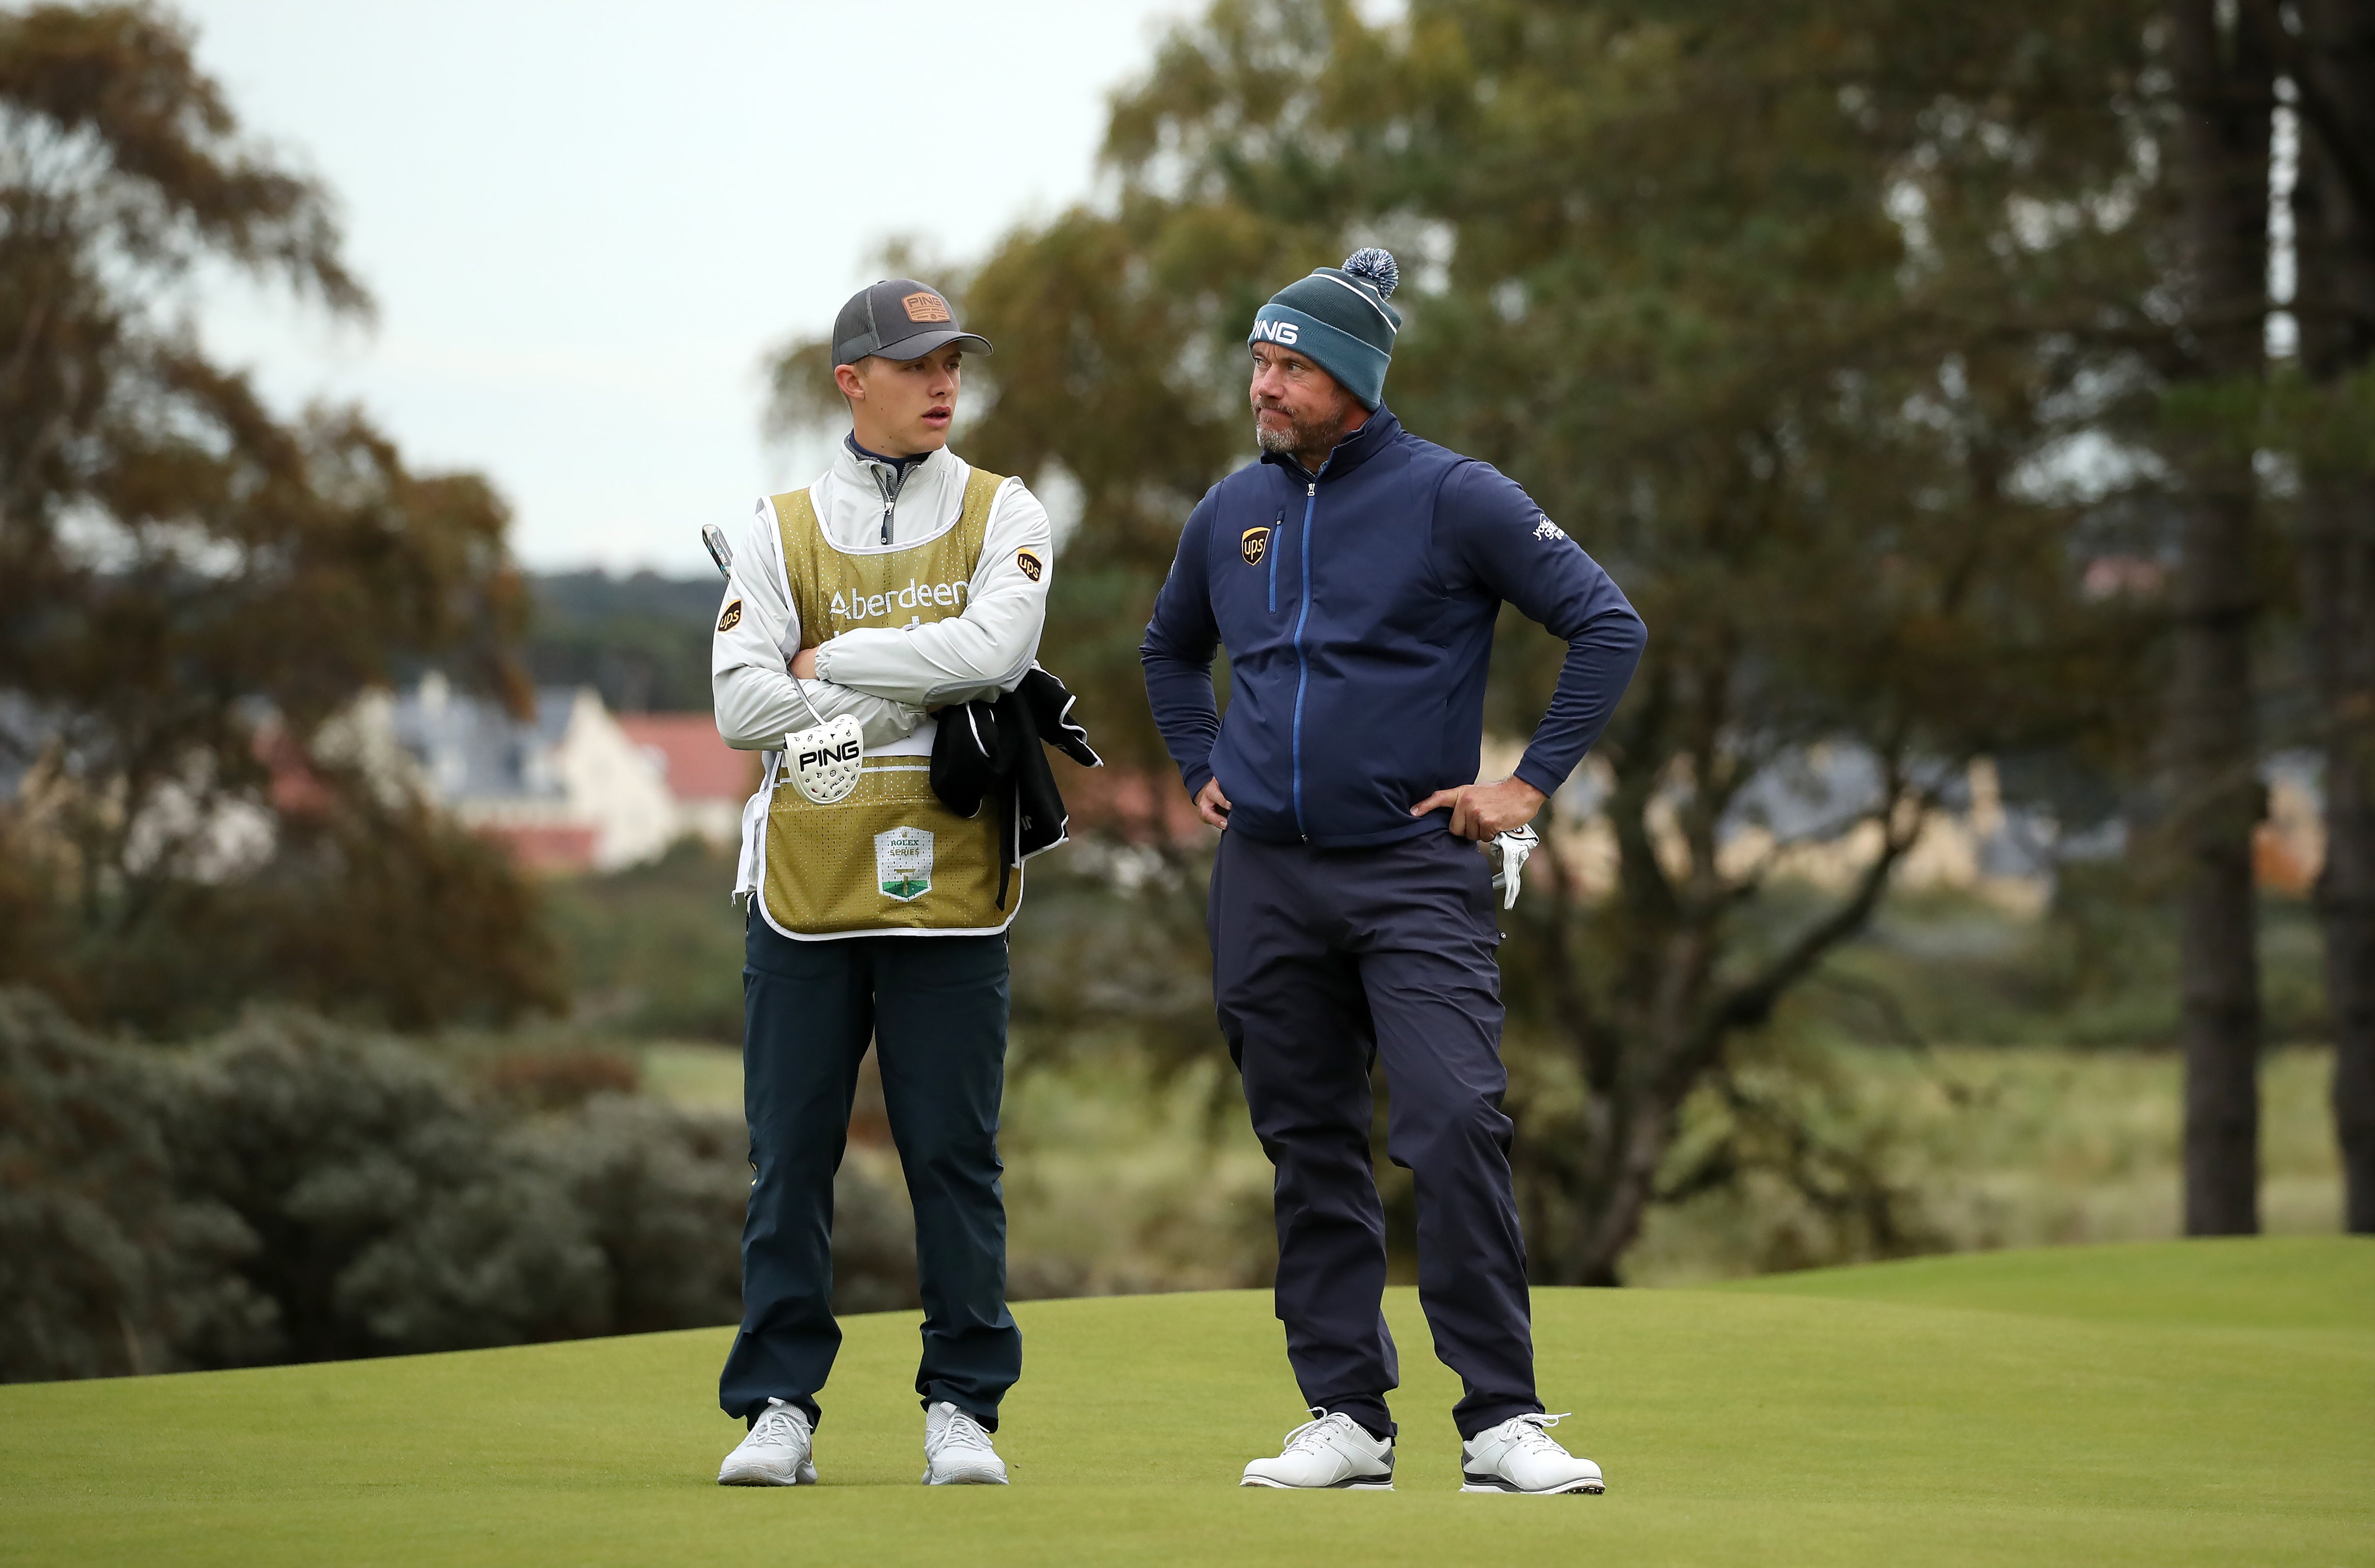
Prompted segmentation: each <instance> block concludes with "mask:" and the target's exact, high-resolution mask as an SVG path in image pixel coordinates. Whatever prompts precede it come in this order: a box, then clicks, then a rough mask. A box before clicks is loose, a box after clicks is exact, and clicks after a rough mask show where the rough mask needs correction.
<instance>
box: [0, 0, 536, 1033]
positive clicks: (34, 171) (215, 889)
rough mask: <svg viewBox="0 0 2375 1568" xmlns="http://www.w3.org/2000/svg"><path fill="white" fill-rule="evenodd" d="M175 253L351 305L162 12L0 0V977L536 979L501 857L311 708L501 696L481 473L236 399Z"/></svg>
mask: <svg viewBox="0 0 2375 1568" xmlns="http://www.w3.org/2000/svg"><path fill="white" fill-rule="evenodd" d="M207 267H215V268H229V269H231V270H234V271H238V272H242V273H244V274H246V275H248V276H249V277H254V278H255V279H258V280H260V281H263V282H266V283H268V284H277V285H278V286H280V287H283V288H285V289H289V290H290V291H292V292H293V293H294V294H296V295H298V296H300V297H301V298H305V299H309V300H311V301H314V302H315V303H316V304H318V305H319V306H320V307H321V308H322V309H324V310H325V311H328V312H332V313H334V314H337V315H340V316H345V317H349V318H357V317H361V316H363V315H365V314H366V313H367V312H368V309H369V302H368V301H367V299H366V297H365V294H364V291H363V289H362V287H361V285H360V283H359V282H358V281H357V279H356V278H355V277H353V276H352V275H351V273H350V272H349V269H348V267H347V265H346V264H345V262H344V260H343V259H342V257H341V254H340V251H339V242H338V231H337V224H336V222H335V219H334V214H333V210H332V207H331V204H330V200H329V197H328V195H326V193H325V192H324V191H323V190H322V188H321V187H320V186H319V185H317V184H316V183H313V182H312V181H311V180H309V179H307V178H305V177H303V176H301V175H300V174H299V173H296V172H294V171H291V170H289V168H287V167H285V166H283V165H282V164H280V163H278V162H277V161H275V160H274V159H271V158H270V157H268V156H267V155H266V154H265V153H264V152H262V151H260V150H258V148H256V147H254V145H252V144H251V143H250V142H249V141H248V140H247V139H246V138H245V137H244V136H243V134H242V130H241V127H240V125H239V123H238V121H237V119H236V117H235V116H234V115H233V113H232V112H231V109H230V105H229V103H228V102H227V101H226V100H225V99H224V97H223V95H222V93H221V91H220V89H219V87H218V86H217V85H216V84H215V83H214V82H213V81H212V80H211V79H210V78H209V77H207V76H206V75H205V73H204V72H203V71H202V70H201V69H200V68H199V66H198V65H197V64H196V63H195V60H194V58H193V55H192V46H191V39H190V35H189V34H188V32H187V30H186V29H184V28H183V25H182V24H181V23H179V22H178V21H176V20H175V19H174V18H172V17H171V15H170V14H169V13H166V12H163V11H160V10H158V9H154V8H151V7H148V6H31V7H28V8H23V9H12V10H6V11H0V777H7V778H11V779H13V780H14V781H15V789H14V791H13V796H14V798H13V800H12V801H10V802H8V803H6V804H5V805H0V979H15V980H22V981H31V982H33V983H35V984H40V985H41V986H43V987H44V988H46V989H48V990H50V991H51V992H52V993H53V994H54V995H56V996H59V997H60V998H62V999H63V1000H64V1001H65V1002H66V1004H67V1005H68V1006H70V1007H71V1008H73V1009H74V1010H75V1011H77V1012H78V1013H80V1014H82V1015H84V1016H86V1017H91V1018H107V1019H114V1020H123V1021H126V1022H130V1023H133V1024H136V1025H139V1026H142V1027H144V1028H151V1029H159V1030H176V1029H182V1028H185V1027H189V1026H191V1025H193V1024H195V1023H197V1022H201V1021H203V1020H207V1018H209V1017H212V1016H216V1015H219V1014H221V1013H223V1012H224V1011H226V1010H228V1009H230V1008H234V1007H236V1006H237V1005H239V1004H240V1003H241V1002H242V1001H243V1000H245V999H246V998H248V997H251V996H284V997H290V998H293V999H298V1000H302V1001H307V1002H313V1003H317V1004H321V1005H324V1006H330V1007H335V1008H341V1009H356V1010H361V1011H365V1012H369V1013H372V1014H376V1015H378V1016H380V1017H382V1018H384V1019H385V1020H389V1021H392V1022H396V1023H398V1024H405V1025H417V1024H422V1023H429V1022H433V1021H437V1020H443V1019H450V1018H455V1017H459V1016H471V1015H483V1016H498V1017H499V1016H508V1015H509V1014H511V1013H514V1012H516V1011H518V1010H519V1009H520V1008H524V1007H527V1006H532V1005H536V1004H538V1003H539V1002H542V1001H545V1000H548V999H549V998H550V996H551V995H552V983H551V980H550V977H549V962H548V961H547V959H546V957H545V955H544V954H543V952H542V951H541V949H540V948H539V947H538V937H536V934H535V923H534V921H533V919H532V918H531V915H532V909H531V906H530V903H529V900H528V895H527V892H526V890H525V889H524V888H523V887H522V886H521V885H520V884H519V883H518V881H517V880H516V878H514V876H513V875H512V874H511V873H510V871H509V870H508V869H507V868H505V867H503V866H502V864H501V863H500V862H499V861H497V860H495V859H493V858H491V857H490V854H489V853H488V852H487V851H485V850H483V849H481V848H480V847H479V846H478V845H477V844H476V843H472V842H471V841H469V840H468V839H467V837H465V836H463V835H461V834H460V833H459V832H458V831H455V830H454V829H453V828H451V827H450V826H448V825H446V824H445V823H444V822H443V820H442V819H439V818H438V817H436V816H435V815H434V814H433V813H431V812H430V811H429V810H427V809H426V808H424V807H422V805H421V804H420V803H419V802H418V801H416V800H413V799H411V798H409V797H408V796H404V795H403V794H402V792H400V791H390V790H388V789H386V788H384V786H379V785H374V784H373V783H372V780H371V779H370V778H369V777H367V776H366V773H365V772H364V771H363V770H362V769H360V767H359V766H357V765H355V760H354V759H353V758H352V757H350V756H342V755H341V754H340V753H339V752H338V751H337V749H336V748H335V747H331V746H327V745H325V743H324V742H325V735H326V734H328V733H329V728H328V726H330V725H332V721H333V720H334V719H336V717H337V715H338V714H339V713H341V712H342V711H344V710H345V709H347V708H348V706H349V704H350V703H351V702H352V701H353V700H354V699H355V697H356V696H357V694H358V693H360V692H362V691H364V690H369V689H371V688H373V687H378V686H384V685H386V684H387V683H389V682H390V681H391V680H392V679H393V678H395V677H396V675H397V674H398V673H399V672H400V671H402V670H404V669H405V668H407V667H410V666H416V665H418V664H419V663H420V662H423V661H428V660H436V661H439V662H441V663H443V664H445V665H447V666H450V667H453V668H455V669H456V670H458V671H460V672H462V673H463V674H465V675H466V676H467V677H468V678H473V679H475V680H476V681H477V682H478V683H479V684H480V685H482V686H484V687H487V688H490V689H492V690H501V691H506V692H511V693H512V694H514V695H517V694H518V693H517V692H516V690H515V689H516V685H517V678H516V676H515V675H514V673H513V672H512V668H511V665H510V663H509V659H508V653H507V650H508V648H509V645H510V643H511V642H512V640H513V639H514V637H515V635H516V633H517V631H518V629H519V626H520V623H521V620H522V617H523V615H524V601H523V595H522V588H521V584H520V580H519V577H518V574H517V573H516V572H515V571H514V568H513V566H512V563H511V561H510V560H509V557H508V555H507V554H506V551H505V548H504V543H503V529H504V525H505V513H504V511H503V507H502V502H501V501H499V500H498V498H497V497H496V496H495V495H494V493H493V492H492V490H491V489H490V488H489V487H488V486H487V484H486V483H485V481H483V480H482V479H480V478H479V477H476V476H473V475H467V474H452V475H423V474H419V473H416V472H414V471H412V470H411V469H410V468H408V466H406V464H405V463H404V461H403V460H402V458H401V457H400V455H399V454H397V452H396V448H395V447H394V446H393V445H392V444H391V443H390V442H388V440H387V439H386V438H385V437H384V436H383V435H381V434H380V433H378V432H377V431H376V430H373V429H372V426H371V425H370V423H369V422H368V421H367V420H366V419H364V418H363V417H362V416H361V415H360V414H359V413H357V412H354V411H352V410H347V409H336V408H316V409H313V410H312V411H310V412H308V413H306V414H305V415H304V416H303V417H302V418H300V419H294V420H290V419H285V418H283V417H281V416H280V415H278V414H277V413H276V412H275V411H273V410H272V409H270V408H268V407H266V405H265V403H264V402H263V400H262V399H261V398H260V397H259V396H258V395H257V394H256V392H255V390H254V387H253V386H252V385H251V384H250V383H249V381H248V380H247V378H246V377H245V376H244V375H243V374H242V373H241V372H239V371H236V370H232V369H230V368H227V367H225V366H223V365H221V364H219V363H218V362H216V361H215V360H211V359H210V358H209V357H208V356H207V353H206V351H205V349H204V348H203V346H202V345H201V343H200V342H199V340H198V338H197V336H196V334H195V330H194V329H193V328H192V327H191V325H190V324H189V322H188V311H189V308H190V306H191V304H192V303H193V296H192V293H191V290H192V288H193V286H194V283H195V280H196V278H197V277H198V275H199V274H200V272H201V271H202V269H205V268H207Z"/></svg>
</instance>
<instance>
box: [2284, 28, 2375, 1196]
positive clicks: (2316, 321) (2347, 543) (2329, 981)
mask: <svg viewBox="0 0 2375 1568" xmlns="http://www.w3.org/2000/svg"><path fill="white" fill-rule="evenodd" d="M2298 15H2299V18H2300V23H2301V36H2300V47H2301V56H2302V58H2301V65H2300V71H2299V76H2300V78H2301V79H2300V80H2299V81H2298V84H2297V85H2298V88H2299V90H2300V92H2301V93H2302V94H2303V95H2304V103H2303V113H2302V116H2301V118H2302V121H2303V128H2302V136H2301V168H2300V180H2299V183H2298V185H2297V186H2296V187H2295V190H2294V198H2293V199H2294V218H2295V225H2294V230H2295V234H2296V236H2297V239H2296V243H2297V245H2298V257H2299V277H2300V288H2299V291H2298V296H2297V306H2296V310H2297V314H2298V317H2299V320H2300V327H2301V367H2302V370H2303V371H2304V372H2305V373H2306V374H2307V376H2308V378H2309V380H2310V383H2312V384H2313V385H2319V386H2329V385H2332V384H2333V383H2335V382H2338V381H2340V380H2342V379H2343V378H2344V377H2345V376H2349V375H2352V374H2354V373H2364V372H2366V371H2367V370H2368V367H2369V363H2370V361H2371V360H2375V202H2370V201H2369V192H2368V190H2367V187H2366V183H2365V181H2366V174H2367V171H2370V170H2375V4H2370V3H2369V0H2305V3H2304V4H2302V5H2301V6H2300V7H2299V11H2298ZM2308 95H2314V96H2315V102H2313V103H2311V102H2309V101H2307V97H2308ZM2344 159H2356V160H2357V165H2358V169H2359V171H2360V172H2359V178H2358V180H2357V181H2356V182H2354V181H2353V180H2352V179H2351V178H2350V177H2349V176H2348V175H2347V173H2346V172H2345V169H2344V166H2343V160H2344ZM2356 457H2357V461H2356V462H2355V463H2352V462H2342V463H2334V462H2331V461H2330V460H2327V456H2326V454H2312V460H2311V462H2310V465H2309V477H2308V479H2307V482H2306V483H2305V484H2304V485H2303V487H2302V494H2301V605H2302V610H2303V613H2304V615H2305V616H2306V618H2307V619H2308V623H2309V640H2310V669H2311V679H2312V681H2313V684H2314V690H2315V694H2316V699H2317V707H2318V715H2319V724H2320V728H2321V730H2322V742H2323V749H2324V753H2325V821H2326V854H2325V868H2324V870H2323V872H2322V874H2321V875H2320V877H2319V878H2318V886H2317V909H2318V917H2319V920H2320V923H2321V924H2322V926H2323V928H2324V936H2325V989H2326V1010H2327V1015H2328V1017H2329V1018H2330V1019H2331V1020H2332V1027H2333V1031H2334V1125H2335V1130H2336V1132H2337V1133H2338V1135H2339V1138H2340V1142H2341V1146H2342V1167H2343V1210H2344V1224H2345V1227H2346V1228H2347V1229H2348V1230H2350V1231H2353V1232H2357V1233H2360V1234H2367V1233H2369V1232H2375V473H2370V472H2369V471H2367V466H2368V464H2369V462H2370V461H2375V454H2366V453H2363V452H2362V453H2358V454H2356ZM2353 468H2356V469H2357V470H2358V471H2357V472H2353V471H2352V470H2353Z"/></svg>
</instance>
